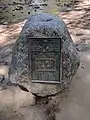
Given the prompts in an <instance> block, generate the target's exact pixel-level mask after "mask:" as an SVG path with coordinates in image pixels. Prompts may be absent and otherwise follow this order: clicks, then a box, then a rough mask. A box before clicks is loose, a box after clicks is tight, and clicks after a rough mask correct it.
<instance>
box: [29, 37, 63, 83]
mask: <svg viewBox="0 0 90 120" xmlns="http://www.w3.org/2000/svg"><path fill="white" fill-rule="evenodd" d="M29 61H30V68H29V69H30V76H31V79H32V82H40V83H60V73H61V72H60V70H61V69H60V67H61V66H60V64H61V39H60V38H30V40H29Z"/></svg>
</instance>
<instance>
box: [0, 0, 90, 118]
mask: <svg viewBox="0 0 90 120" xmlns="http://www.w3.org/2000/svg"><path fill="white" fill-rule="evenodd" d="M58 16H60V17H61V18H62V19H63V20H64V21H65V23H66V25H67V27H68V30H69V32H70V34H71V37H72V39H73V41H74V43H75V45H76V48H77V50H78V53H79V55H80V60H81V65H80V68H79V70H78V72H77V74H76V76H75V78H74V79H73V82H72V85H71V88H70V92H68V93H69V94H68V95H65V94H64V98H65V99H60V98H59V97H60V96H57V97H56V98H55V99H57V101H59V102H60V104H59V105H58V107H59V108H60V111H58V112H56V118H55V117H54V118H53V119H52V120H55V119H56V120H80V119H81V120H90V92H89V91H90V73H89V72H90V1H89V0H82V1H81V2H79V3H78V4H77V5H75V10H71V11H68V12H60V13H59V14H58ZM24 23H25V20H24V21H21V22H19V23H14V24H10V25H1V26H0V74H2V75H5V76H6V77H8V68H9V65H10V61H11V56H12V48H13V46H14V43H15V41H16V38H17V37H18V35H19V33H20V31H21V29H22V27H23V25H24ZM34 105H35V98H34V96H33V95H32V94H30V93H28V92H24V91H22V90H20V89H19V87H14V86H9V87H8V89H2V87H0V120H44V119H45V120H46V114H44V112H45V111H44V109H43V106H40V105H36V106H37V107H34ZM52 109H53V108H52ZM48 119H49V118H48Z"/></svg>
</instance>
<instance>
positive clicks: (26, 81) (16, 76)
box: [9, 13, 80, 97]
mask: <svg viewBox="0 0 90 120" xmlns="http://www.w3.org/2000/svg"><path fill="white" fill-rule="evenodd" d="M30 37H37V38H38V37H40V38H48V37H52V38H54V37H59V38H61V40H62V80H61V83H60V84H52V85H50V84H39V83H37V84H36V83H31V80H30V77H29V71H28V66H29V61H28V40H30V39H29V38H30ZM27 39H28V40H27ZM79 64H80V60H79V56H78V53H77V51H76V48H75V46H74V44H73V41H72V39H71V37H70V35H69V32H68V30H67V27H66V25H65V24H64V22H63V21H62V20H61V19H60V18H57V17H55V16H53V15H50V14H47V13H42V14H36V15H32V16H30V17H29V19H28V20H27V22H26V23H25V25H24V27H23V29H22V31H21V33H20V36H19V38H18V39H17V41H16V44H15V47H14V49H13V54H12V61H11V66H10V69H9V77H10V80H11V82H13V83H18V84H20V85H23V86H24V87H26V88H27V89H28V90H29V91H30V92H32V93H33V94H35V95H37V96H42V97H44V96H49V95H53V94H56V93H58V92H59V91H61V90H62V89H65V88H67V87H69V85H70V83H71V81H72V79H73V77H74V76H75V73H76V72H77V69H78V67H79Z"/></svg>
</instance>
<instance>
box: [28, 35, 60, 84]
mask: <svg viewBox="0 0 90 120" xmlns="http://www.w3.org/2000/svg"><path fill="white" fill-rule="evenodd" d="M36 39H37V40H40V39H55V40H57V39H59V40H60V62H59V63H60V64H59V71H60V72H59V80H58V81H43V80H32V77H31V65H32V63H31V54H32V53H31V42H32V40H36ZM28 60H29V65H28V66H29V69H28V70H29V79H30V80H31V82H32V83H45V84H60V83H61V81H62V79H61V78H62V41H61V38H52V37H49V38H43V37H42V38H39V37H37V38H35V37H29V38H28Z"/></svg>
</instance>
